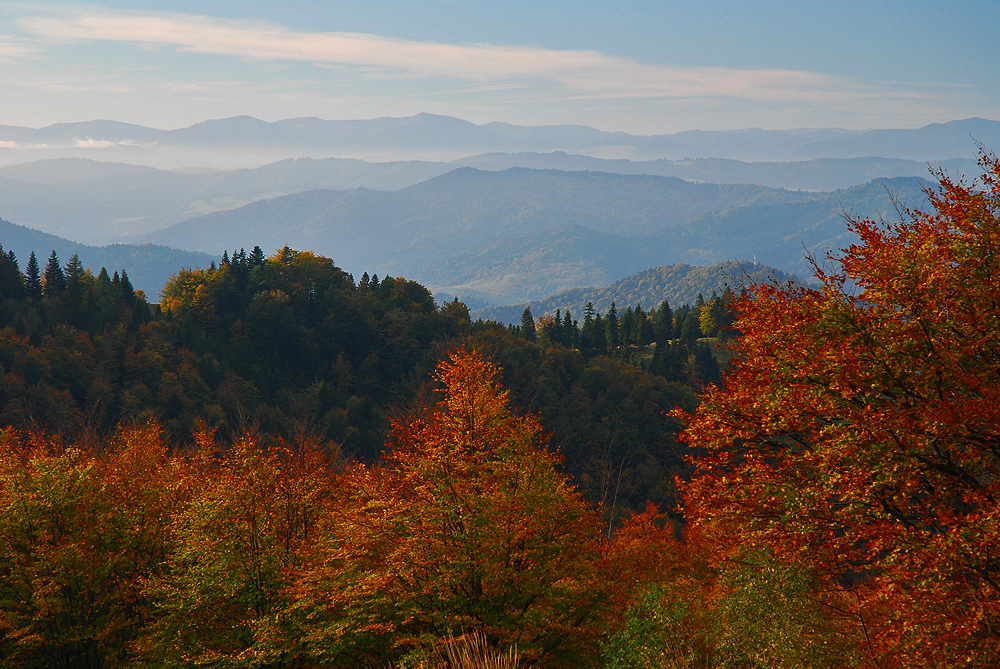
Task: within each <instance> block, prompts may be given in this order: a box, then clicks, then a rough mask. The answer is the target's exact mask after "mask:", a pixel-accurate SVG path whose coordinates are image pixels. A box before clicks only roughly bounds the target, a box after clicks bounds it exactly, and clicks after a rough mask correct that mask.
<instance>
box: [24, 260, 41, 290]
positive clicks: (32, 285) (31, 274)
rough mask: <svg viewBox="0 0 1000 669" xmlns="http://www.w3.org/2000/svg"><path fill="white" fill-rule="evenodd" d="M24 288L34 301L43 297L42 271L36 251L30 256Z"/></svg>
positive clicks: (25, 273) (25, 271) (25, 272)
mask: <svg viewBox="0 0 1000 669" xmlns="http://www.w3.org/2000/svg"><path fill="white" fill-rule="evenodd" d="M24 288H25V291H26V292H27V293H28V298H29V299H31V301H32V302H37V301H38V300H40V299H42V273H41V270H39V268H38V258H36V257H35V252H34V251H32V252H31V255H30V256H29V257H28V266H27V267H26V268H25V270H24Z"/></svg>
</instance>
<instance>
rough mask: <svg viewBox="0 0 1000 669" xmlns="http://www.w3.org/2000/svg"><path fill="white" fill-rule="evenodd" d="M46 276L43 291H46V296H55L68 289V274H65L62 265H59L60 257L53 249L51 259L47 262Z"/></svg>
mask: <svg viewBox="0 0 1000 669" xmlns="http://www.w3.org/2000/svg"><path fill="white" fill-rule="evenodd" d="M44 277H45V281H44V287H43V292H44V293H45V297H55V296H56V295H60V294H62V292H63V291H64V290H66V275H65V274H63V271H62V267H61V266H60V265H59V258H58V257H57V256H56V252H55V251H52V255H50V256H49V261H48V262H47V263H46V264H45V274H44Z"/></svg>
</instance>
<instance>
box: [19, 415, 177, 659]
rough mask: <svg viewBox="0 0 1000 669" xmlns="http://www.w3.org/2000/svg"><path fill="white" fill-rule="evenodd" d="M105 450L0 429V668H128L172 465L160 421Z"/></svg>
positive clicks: (167, 503)
mask: <svg viewBox="0 0 1000 669" xmlns="http://www.w3.org/2000/svg"><path fill="white" fill-rule="evenodd" d="M114 446H115V447H114V449H113V450H109V451H107V452H105V453H102V454H100V455H96V454H94V453H93V452H89V451H85V450H82V449H81V448H80V446H79V445H75V446H71V447H68V448H66V449H65V450H63V449H61V448H60V447H59V445H58V443H55V444H52V443H51V442H49V440H48V439H46V438H45V437H44V436H43V435H41V434H34V435H17V434H15V433H14V432H13V431H12V430H9V429H8V430H5V431H4V432H3V433H2V434H0V651H2V652H0V655H2V656H3V659H0V666H10V667H43V666H109V667H116V666H129V665H130V663H131V660H132V659H134V656H133V654H132V643H133V642H135V640H136V639H137V638H138V636H139V634H140V632H141V630H142V626H143V621H144V619H145V618H146V617H147V616H149V615H150V614H151V607H150V604H149V602H148V600H147V599H146V598H145V597H144V595H143V594H142V582H143V580H144V579H145V578H148V577H150V576H152V575H154V574H156V573H158V571H159V570H160V569H161V568H162V565H163V560H164V557H165V553H166V550H167V542H166V534H167V530H166V526H167V523H168V519H169V517H170V514H171V512H172V509H173V508H174V507H173V505H174V500H173V499H172V495H171V490H172V481H173V480H174V476H175V470H174V468H173V467H172V466H171V464H170V463H169V462H168V460H167V459H166V453H165V450H164V448H163V443H162V441H161V439H160V435H159V431H158V429H157V428H156V427H155V426H149V427H143V428H136V429H134V430H130V431H125V432H123V433H121V434H120V435H119V436H118V437H116V438H115V440H114Z"/></svg>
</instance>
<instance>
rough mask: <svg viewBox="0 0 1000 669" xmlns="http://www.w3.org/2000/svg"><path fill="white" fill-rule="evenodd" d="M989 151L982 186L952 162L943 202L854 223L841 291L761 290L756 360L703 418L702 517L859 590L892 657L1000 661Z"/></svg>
mask: <svg viewBox="0 0 1000 669" xmlns="http://www.w3.org/2000/svg"><path fill="white" fill-rule="evenodd" d="M981 162H982V165H983V168H984V174H983V176H982V177H981V179H980V182H979V184H978V185H975V184H967V183H965V182H962V181H959V182H955V181H952V180H951V179H949V178H948V177H946V176H944V175H940V177H939V179H940V186H939V191H937V192H932V193H929V196H930V201H931V204H932V205H933V211H932V212H930V213H924V212H919V211H915V212H911V213H909V214H908V216H907V219H906V220H904V221H902V222H900V223H898V224H894V225H889V226H886V227H883V226H881V225H879V224H877V223H875V222H873V221H870V220H852V221H851V222H850V227H851V229H852V230H853V231H854V232H855V233H856V234H857V235H858V236H859V237H860V239H861V243H860V244H858V245H854V246H852V247H850V248H849V249H847V251H846V253H845V254H844V255H843V256H842V257H841V258H840V259H839V263H840V265H839V266H840V269H839V271H837V272H835V273H824V272H818V277H819V279H820V280H821V281H822V284H823V288H822V290H806V289H801V288H795V287H782V286H777V285H763V286H759V287H757V288H756V290H755V291H754V293H753V294H752V295H750V296H747V297H744V298H743V299H741V300H740V301H739V303H738V310H739V311H740V313H741V317H740V319H739V320H738V322H737V327H738V328H739V329H740V330H741V331H742V332H743V333H745V336H744V337H743V338H742V339H741V340H740V342H739V343H738V344H737V346H736V352H735V359H736V361H737V364H736V368H735V370H734V371H733V372H732V373H731V374H729V375H728V377H727V379H726V385H725V388H724V389H720V388H710V389H709V390H708V391H707V392H706V394H705V395H704V397H703V402H702V404H701V406H700V407H699V409H698V411H697V412H696V414H695V415H694V417H693V418H692V419H691V422H690V424H689V426H688V431H687V437H688V439H689V440H690V442H691V444H692V445H693V446H696V447H698V448H703V449H706V451H708V455H707V456H706V457H705V458H702V459H701V460H699V461H698V463H697V467H698V475H697V476H696V477H695V478H694V480H693V481H692V482H691V484H690V485H689V486H687V488H686V497H687V506H686V514H687V516H688V518H689V520H691V521H692V522H694V523H696V524H698V525H701V526H704V527H706V528H709V529H708V530H707V531H712V532H716V533H718V534H717V536H719V537H720V539H721V538H722V537H723V536H733V535H735V536H736V537H738V541H737V542H734V543H733V547H732V552H739V551H741V550H749V551H757V550H761V549H763V548H764V547H765V546H766V547H768V549H769V550H772V551H774V553H775V556H776V558H777V559H778V560H779V561H780V562H782V563H784V564H787V565H801V566H802V567H803V568H807V569H808V570H810V571H811V572H812V573H815V574H816V576H817V578H819V579H820V580H821V583H823V584H824V585H823V587H824V588H825V589H828V590H836V589H840V590H846V591H847V592H848V593H849V594H850V595H851V596H852V597H855V598H856V601H857V604H856V606H855V607H854V609H853V614H852V615H853V617H854V622H855V626H856V629H857V630H858V633H859V635H863V636H864V638H865V640H866V645H867V651H868V661H869V662H870V663H871V664H872V665H873V666H879V667H890V666H947V667H958V666H969V667H986V666H995V665H996V663H997V662H998V661H1000V631H998V630H1000V588H998V586H997V583H998V580H1000V566H998V563H997V561H996V559H995V556H996V555H997V553H998V551H1000V527H998V525H997V518H998V514H997V502H996V500H997V496H998V494H1000V488H998V486H1000V449H998V444H1000V434H998V432H997V426H998V425H1000V413H998V412H1000V363H998V360H1000V355H998V351H997V341H998V340H1000V317H998V314H1000V310H998V308H997V305H998V304H1000V283H998V280H997V276H998V274H997V267H996V263H997V258H998V240H1000V220H998V213H1000V161H998V160H997V159H996V158H994V157H992V156H984V157H983V159H982V161H981ZM855 287H856V289H857V292H856V293H855V292H853V291H854V289H855Z"/></svg>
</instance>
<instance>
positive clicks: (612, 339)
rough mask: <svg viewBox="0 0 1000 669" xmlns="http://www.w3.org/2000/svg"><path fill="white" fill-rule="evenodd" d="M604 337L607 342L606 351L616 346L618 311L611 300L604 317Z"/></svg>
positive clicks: (609, 351)
mask: <svg viewBox="0 0 1000 669" xmlns="http://www.w3.org/2000/svg"><path fill="white" fill-rule="evenodd" d="M604 338H605V339H606V340H607V343H608V353H611V352H613V351H614V350H615V349H617V348H618V311H617V310H616V309H615V303H614V302H613V301H612V302H611V308H610V309H608V315H607V317H605V319H604Z"/></svg>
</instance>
